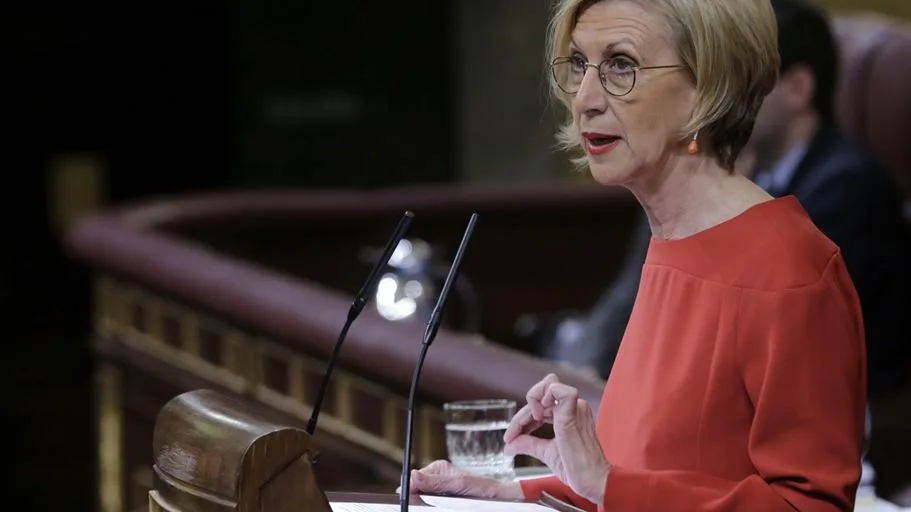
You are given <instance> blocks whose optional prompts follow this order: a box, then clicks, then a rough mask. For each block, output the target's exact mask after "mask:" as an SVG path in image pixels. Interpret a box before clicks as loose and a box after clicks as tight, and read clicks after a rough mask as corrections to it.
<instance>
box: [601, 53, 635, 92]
mask: <svg viewBox="0 0 911 512" xmlns="http://www.w3.org/2000/svg"><path fill="white" fill-rule="evenodd" d="M617 68H618V66H616V65H612V63H611V61H607V62H605V63H604V64H602V65H601V70H600V71H601V82H602V83H603V84H604V88H605V89H607V92H609V93H611V94H613V95H615V96H623V95H624V94H627V93H629V92H630V91H631V90H633V84H634V83H636V72H635V71H634V70H633V69H629V68H626V69H617Z"/></svg>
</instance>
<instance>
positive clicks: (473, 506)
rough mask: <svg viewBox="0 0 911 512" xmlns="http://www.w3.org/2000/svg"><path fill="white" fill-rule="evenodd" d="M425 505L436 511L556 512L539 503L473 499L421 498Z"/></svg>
mask: <svg viewBox="0 0 911 512" xmlns="http://www.w3.org/2000/svg"><path fill="white" fill-rule="evenodd" d="M421 499H422V500H424V503H426V504H428V505H433V506H434V507H437V508H436V509H435V510H436V512H439V510H440V509H447V510H452V511H463V510H471V511H473V512H554V510H553V509H552V508H548V507H545V506H544V505H538V504H537V503H519V502H514V501H486V500H477V499H473V498H451V497H449V496H423V495H422V496H421Z"/></svg>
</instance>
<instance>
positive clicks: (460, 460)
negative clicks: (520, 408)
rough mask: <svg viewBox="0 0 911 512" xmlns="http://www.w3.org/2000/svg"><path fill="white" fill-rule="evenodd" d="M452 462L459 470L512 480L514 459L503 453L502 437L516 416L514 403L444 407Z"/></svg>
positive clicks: (475, 402)
mask: <svg viewBox="0 0 911 512" xmlns="http://www.w3.org/2000/svg"><path fill="white" fill-rule="evenodd" d="M443 412H444V413H445V414H446V447H447V449H448V452H449V461H450V462H451V463H452V465H453V466H455V467H456V468H458V469H461V470H464V471H468V472H470V473H474V474H477V475H482V476H489V477H493V478H497V479H501V480H509V479H512V478H513V477H514V476H515V459H514V457H513V456H511V455H506V454H504V453H503V448H504V446H505V443H504V442H503V434H504V433H506V427H507V426H508V425H509V420H511V419H512V417H513V416H514V415H515V414H516V402H515V401H514V400H467V401H462V402H449V403H445V404H443Z"/></svg>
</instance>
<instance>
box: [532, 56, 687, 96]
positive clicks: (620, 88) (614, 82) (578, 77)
mask: <svg viewBox="0 0 911 512" xmlns="http://www.w3.org/2000/svg"><path fill="white" fill-rule="evenodd" d="M550 66H551V70H552V71H553V74H554V80H555V81H556V83H557V86H558V87H559V88H560V90H562V91H563V92H565V93H566V94H576V93H577V92H579V87H581V86H582V79H583V78H585V72H586V71H588V68H593V69H595V70H596V71H598V77H599V78H600V79H601V86H602V87H604V90H605V91H607V93H608V94H610V95H611V96H626V95H627V94H629V93H630V91H632V90H633V87H635V86H636V72H637V71H645V70H648V69H671V68H682V67H685V66H684V65H682V64H674V65H671V66H646V67H643V66H637V65H635V64H633V61H632V60H630V59H629V58H628V57H622V56H619V55H618V56H614V57H611V58H609V59H606V60H604V61H602V62H601V63H600V64H597V65H595V64H591V63H589V62H585V61H584V60H582V58H580V57H576V56H573V57H557V58H556V59H554V61H553V62H552V63H551V65H550Z"/></svg>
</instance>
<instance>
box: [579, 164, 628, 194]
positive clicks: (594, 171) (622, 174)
mask: <svg viewBox="0 0 911 512" xmlns="http://www.w3.org/2000/svg"><path fill="white" fill-rule="evenodd" d="M593 160H594V159H592V158H589V159H588V170H589V172H590V173H591V175H592V178H594V180H595V181H596V182H598V183H599V184H601V185H604V186H607V187H611V186H621V185H623V184H624V183H626V182H627V181H629V178H630V175H631V174H632V172H631V171H630V169H628V168H627V167H625V166H619V165H615V164H614V163H606V162H597V161H593Z"/></svg>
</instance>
